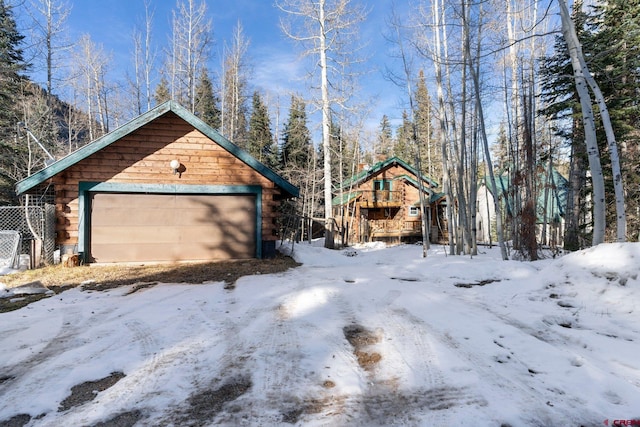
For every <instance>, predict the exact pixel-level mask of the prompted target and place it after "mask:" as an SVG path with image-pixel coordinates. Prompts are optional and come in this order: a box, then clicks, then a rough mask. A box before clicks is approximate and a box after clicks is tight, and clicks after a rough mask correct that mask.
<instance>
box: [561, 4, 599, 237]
mask: <svg viewBox="0 0 640 427" xmlns="http://www.w3.org/2000/svg"><path fill="white" fill-rule="evenodd" d="M558 4H559V5H560V17H561V19H562V34H563V36H564V39H565V41H566V43H567V46H568V48H569V55H570V57H571V65H572V67H573V77H574V80H575V84H576V91H577V93H578V97H579V98H580V106H581V107H582V123H583V125H584V134H585V143H586V146H587V156H588V158H589V169H590V170H591V182H592V185H593V237H592V244H593V245H594V246H595V245H598V244H600V243H602V242H604V232H605V227H606V218H605V199H604V195H605V191H604V178H603V175H602V165H601V164H600V153H599V151H598V141H597V139H596V123H595V117H594V114H593V108H592V104H591V96H590V95H589V88H588V86H587V79H586V77H585V73H588V72H589V70H588V69H585V68H584V67H583V65H584V64H585V61H584V56H583V54H582V47H581V45H580V41H579V40H578V36H577V33H576V29H575V26H574V25H573V21H572V20H571V15H570V14H569V9H568V7H567V3H566V1H565V0H558Z"/></svg>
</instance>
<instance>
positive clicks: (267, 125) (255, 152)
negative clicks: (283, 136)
mask: <svg viewBox="0 0 640 427" xmlns="http://www.w3.org/2000/svg"><path fill="white" fill-rule="evenodd" d="M252 105H253V109H252V112H251V119H250V121H249V143H248V147H247V148H248V151H249V154H251V155H252V156H253V157H255V158H256V159H258V160H259V161H261V162H263V163H265V164H266V165H267V166H269V167H272V168H273V167H275V166H276V165H277V164H276V158H277V157H276V156H275V155H274V153H273V151H272V149H273V147H272V145H273V133H272V132H271V121H270V119H269V111H268V110H267V106H266V105H265V104H264V103H263V102H262V98H261V97H260V93H259V92H258V91H255V92H253V101H252Z"/></svg>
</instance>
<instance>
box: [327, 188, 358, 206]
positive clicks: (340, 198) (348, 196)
mask: <svg viewBox="0 0 640 427" xmlns="http://www.w3.org/2000/svg"><path fill="white" fill-rule="evenodd" d="M361 194H362V191H350V192H346V193H343V194H342V195H337V196H336V197H334V198H333V200H331V204H332V205H333V206H341V205H346V204H347V203H350V202H351V201H352V200H353V199H357V198H358V197H360V195H361Z"/></svg>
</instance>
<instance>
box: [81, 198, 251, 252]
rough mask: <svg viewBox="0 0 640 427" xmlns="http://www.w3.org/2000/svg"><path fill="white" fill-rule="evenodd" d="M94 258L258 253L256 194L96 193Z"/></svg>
mask: <svg viewBox="0 0 640 427" xmlns="http://www.w3.org/2000/svg"><path fill="white" fill-rule="evenodd" d="M90 229H91V232H90V236H91V241H90V256H91V259H92V261H93V262H98V263H102V262H125V261H126V262H150V261H172V262H173V261H183V260H216V259H242V258H253V257H255V256H256V196H255V195H251V194H249V195H247V194H224V195H219V194H216V195H212V194H209V195H206V194H205V195H203V194H139V193H93V194H91V218H90Z"/></svg>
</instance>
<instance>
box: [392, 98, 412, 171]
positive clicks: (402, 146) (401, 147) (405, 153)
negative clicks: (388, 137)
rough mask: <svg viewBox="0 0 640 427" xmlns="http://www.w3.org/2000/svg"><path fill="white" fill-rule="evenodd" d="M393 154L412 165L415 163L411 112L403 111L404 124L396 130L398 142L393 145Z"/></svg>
mask: <svg viewBox="0 0 640 427" xmlns="http://www.w3.org/2000/svg"><path fill="white" fill-rule="evenodd" d="M393 155H394V156H396V157H398V158H400V159H402V160H404V161H405V162H407V163H409V164H410V165H412V164H414V163H415V147H414V146H413V123H411V119H410V118H409V113H408V112H407V111H406V110H405V111H403V112H402V124H401V125H400V126H399V127H398V130H397V131H396V143H395V144H394V146H393Z"/></svg>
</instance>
